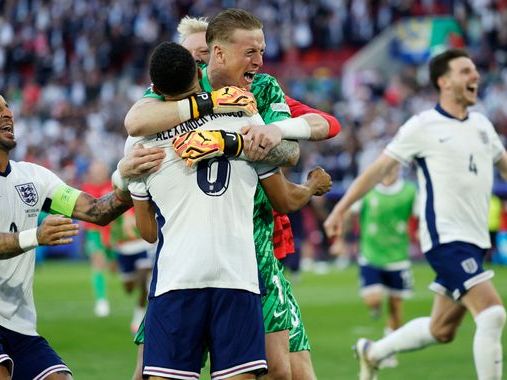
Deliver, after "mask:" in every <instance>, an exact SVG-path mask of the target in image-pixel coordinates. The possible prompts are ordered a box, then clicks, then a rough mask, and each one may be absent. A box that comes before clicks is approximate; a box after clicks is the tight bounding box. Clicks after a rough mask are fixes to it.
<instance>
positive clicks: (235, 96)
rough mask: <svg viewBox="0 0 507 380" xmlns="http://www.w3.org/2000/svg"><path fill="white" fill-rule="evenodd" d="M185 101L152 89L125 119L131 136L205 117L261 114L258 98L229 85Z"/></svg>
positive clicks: (152, 132)
mask: <svg viewBox="0 0 507 380" xmlns="http://www.w3.org/2000/svg"><path fill="white" fill-rule="evenodd" d="M180 99H181V100H177V99H176V98H175V99H172V100H167V101H164V100H165V98H164V97H162V96H159V95H157V94H156V93H154V92H153V90H148V93H147V94H146V95H145V97H144V98H142V99H140V100H138V101H137V102H136V103H135V104H134V105H133V106H132V107H131V108H130V110H129V111H128V113H127V115H126V116H125V122H124V123H125V128H126V129H127V132H128V134H129V135H130V136H148V135H152V134H155V133H158V132H162V131H165V130H167V129H171V128H174V127H175V126H177V125H179V124H181V123H183V122H185V121H187V120H190V119H198V118H200V117H202V116H204V115H209V114H218V113H229V112H240V111H241V112H243V113H244V114H245V115H248V116H251V115H253V114H255V113H257V103H256V102H255V98H254V96H253V95H252V94H251V93H250V92H248V91H246V90H243V89H240V88H238V87H234V86H226V87H223V88H220V89H218V90H214V91H211V92H200V93H197V94H193V95H190V96H188V97H185V98H183V99H182V98H180Z"/></svg>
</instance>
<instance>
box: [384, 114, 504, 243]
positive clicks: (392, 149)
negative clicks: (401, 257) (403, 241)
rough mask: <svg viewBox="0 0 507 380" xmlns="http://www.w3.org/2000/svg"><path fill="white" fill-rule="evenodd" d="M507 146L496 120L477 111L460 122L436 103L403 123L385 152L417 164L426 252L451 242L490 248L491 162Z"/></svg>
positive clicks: (399, 159)
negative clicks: (501, 137)
mask: <svg viewBox="0 0 507 380" xmlns="http://www.w3.org/2000/svg"><path fill="white" fill-rule="evenodd" d="M504 150H505V149H504V147H503V145H502V143H501V141H500V139H499V137H498V135H497V133H496V132H495V129H494V127H493V125H492V124H491V122H490V121H489V120H488V119H487V118H486V117H485V116H484V115H482V114H480V113H477V112H470V113H469V115H468V117H467V118H466V119H465V120H463V121H461V120H458V119H455V118H453V117H452V116H451V115H449V114H447V113H446V112H445V111H444V110H443V109H442V108H441V107H440V106H438V105H437V106H436V107H435V109H431V110H428V111H424V112H422V113H420V114H418V115H415V116H413V117H412V118H410V119H409V120H408V121H407V122H406V123H405V124H404V125H403V126H402V127H401V128H400V130H399V131H398V133H397V134H396V136H395V137H394V139H393V141H392V142H391V143H390V144H389V145H388V146H387V147H386V150H385V153H386V154H388V155H390V156H391V157H393V158H395V159H397V160H398V161H401V162H402V163H408V162H410V161H411V160H415V162H416V163H417V176H418V180H419V190H420V201H421V202H420V206H421V211H420V221H421V223H420V227H421V228H420V240H421V246H422V250H423V252H426V251H428V250H430V249H431V248H432V247H435V246H436V245H438V244H442V243H449V242H452V241H463V242H467V243H472V244H475V245H477V246H479V247H481V248H488V247H490V239H489V234H488V209H489V200H490V196H491V190H492V187H493V168H492V166H493V164H494V163H496V162H497V161H498V160H499V159H500V158H501V156H502V154H503V152H504Z"/></svg>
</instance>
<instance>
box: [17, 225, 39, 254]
mask: <svg viewBox="0 0 507 380" xmlns="http://www.w3.org/2000/svg"><path fill="white" fill-rule="evenodd" d="M18 243H19V248H21V249H22V250H23V251H25V252H26V251H29V250H31V249H34V248H35V247H38V246H39V242H38V241H37V228H31V229H29V230H25V231H21V232H20V233H19V234H18Z"/></svg>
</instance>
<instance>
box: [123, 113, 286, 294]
mask: <svg viewBox="0 0 507 380" xmlns="http://www.w3.org/2000/svg"><path fill="white" fill-rule="evenodd" d="M249 124H256V125H258V124H263V122H262V119H261V117H260V116H259V115H258V114H256V115H254V116H252V117H244V116H242V113H241V112H239V113H231V114H221V115H207V116H204V117H202V118H200V119H198V120H190V121H188V122H185V123H182V124H180V125H179V126H177V127H175V128H172V129H169V130H167V131H164V132H161V133H157V134H156V135H153V136H149V137H143V138H140V140H139V142H140V143H142V144H143V145H144V146H157V147H162V148H164V149H165V151H166V157H165V159H164V161H163V163H162V166H161V169H160V170H159V171H158V172H157V173H154V174H151V175H149V176H148V177H146V178H145V179H143V180H139V181H137V182H132V183H131V184H130V185H129V189H130V191H131V194H132V197H133V198H134V199H137V200H151V201H152V202H153V203H154V205H155V208H156V212H157V222H158V228H159V235H158V236H159V243H158V249H157V257H156V263H155V268H154V270H153V280H152V285H151V288H150V296H158V295H160V294H163V293H165V292H168V291H170V290H175V289H196V288H206V287H215V288H230V289H243V290H247V291H250V292H254V293H259V284H258V275H257V261H256V258H255V247H254V241H253V221H252V220H253V207H254V194H255V189H256V186H257V182H258V178H265V177H267V176H269V175H271V174H272V173H273V172H274V171H276V170H277V169H274V168H272V167H269V168H267V167H261V166H255V165H253V164H251V163H249V162H246V161H243V160H236V159H228V158H226V157H224V156H221V157H218V158H212V159H210V160H204V161H201V162H200V163H199V164H198V165H196V167H194V168H189V167H187V166H185V162H184V161H183V160H182V159H181V158H180V157H179V156H177V155H176V153H175V151H174V149H173V148H172V140H173V139H174V137H176V136H177V135H179V134H181V133H184V132H188V131H190V130H194V129H198V128H199V129H222V130H225V131H239V130H240V129H241V128H242V127H243V126H246V125H249Z"/></svg>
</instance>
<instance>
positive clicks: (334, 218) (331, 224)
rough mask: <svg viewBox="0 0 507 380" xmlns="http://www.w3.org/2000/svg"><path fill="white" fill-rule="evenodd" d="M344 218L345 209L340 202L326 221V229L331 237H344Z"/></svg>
mask: <svg viewBox="0 0 507 380" xmlns="http://www.w3.org/2000/svg"><path fill="white" fill-rule="evenodd" d="M344 220H345V210H342V208H341V207H340V202H338V203H337V204H336V205H335V206H334V208H333V211H331V213H330V214H329V215H328V217H327V218H326V220H325V221H324V231H325V232H326V235H327V237H328V238H329V239H334V238H341V237H342V234H343V223H344Z"/></svg>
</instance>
